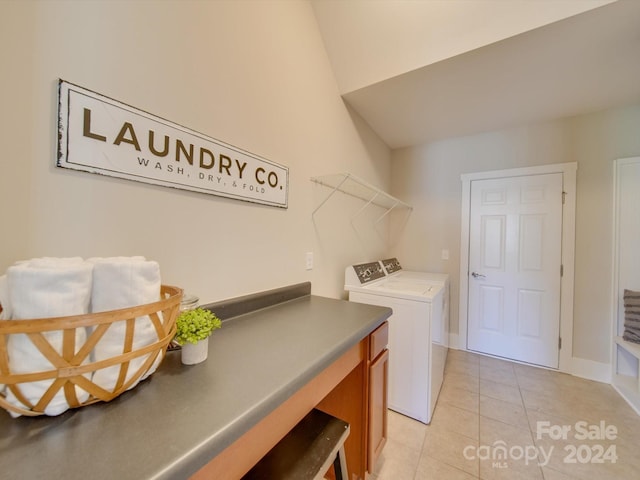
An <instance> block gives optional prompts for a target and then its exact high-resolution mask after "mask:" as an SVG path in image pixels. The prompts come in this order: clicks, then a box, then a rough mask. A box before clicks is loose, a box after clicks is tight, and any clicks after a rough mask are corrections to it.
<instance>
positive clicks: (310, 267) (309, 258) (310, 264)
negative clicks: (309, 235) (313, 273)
mask: <svg viewBox="0 0 640 480" xmlns="http://www.w3.org/2000/svg"><path fill="white" fill-rule="evenodd" d="M305 262H306V266H307V270H313V252H307V255H306V257H305Z"/></svg>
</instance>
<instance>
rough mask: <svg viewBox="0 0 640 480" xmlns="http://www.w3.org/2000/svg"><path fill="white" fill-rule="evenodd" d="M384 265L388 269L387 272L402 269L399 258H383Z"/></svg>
mask: <svg viewBox="0 0 640 480" xmlns="http://www.w3.org/2000/svg"><path fill="white" fill-rule="evenodd" d="M382 265H384V269H385V270H386V271H387V274H391V273H394V272H397V271H399V270H402V267H401V266H400V262H399V261H398V259H397V258H387V259H386V260H382Z"/></svg>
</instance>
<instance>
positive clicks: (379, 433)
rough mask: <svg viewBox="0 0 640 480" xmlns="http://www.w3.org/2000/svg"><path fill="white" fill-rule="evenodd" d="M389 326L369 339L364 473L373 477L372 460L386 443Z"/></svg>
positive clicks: (376, 457)
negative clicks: (365, 470) (371, 474)
mask: <svg viewBox="0 0 640 480" xmlns="http://www.w3.org/2000/svg"><path fill="white" fill-rule="evenodd" d="M388 341H389V324H388V323H387V322H385V323H384V324H382V325H381V326H380V327H378V329H377V330H375V331H374V332H373V333H372V334H371V335H370V337H369V342H370V348H369V369H368V374H369V392H368V393H369V398H368V403H369V406H368V412H367V413H368V419H367V424H368V435H367V471H368V472H369V473H373V468H374V467H375V464H376V460H377V459H378V456H379V455H380V453H381V452H382V448H383V447H384V445H385V443H386V441H387V390H388V379H389V350H388V349H387V344H388Z"/></svg>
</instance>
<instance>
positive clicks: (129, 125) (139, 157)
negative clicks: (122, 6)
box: [57, 80, 289, 208]
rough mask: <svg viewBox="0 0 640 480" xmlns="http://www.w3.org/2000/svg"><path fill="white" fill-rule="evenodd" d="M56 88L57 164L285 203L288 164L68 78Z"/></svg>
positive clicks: (170, 185)
mask: <svg viewBox="0 0 640 480" xmlns="http://www.w3.org/2000/svg"><path fill="white" fill-rule="evenodd" d="M58 92H59V95H58V99H59V103H58V156H57V166H58V167H62V168H70V169H73V170H81V171H84V172H90V173H98V174H103V175H108V176H112V177H118V178H126V179H128V180H134V181H138V182H144V183H151V184H154V185H163V186H166V187H173V188H180V189H184V190H191V191H194V192H201V193H208V194H212V195H219V196H222V197H227V198H233V199H238V200H244V201H249V202H255V203H260V204H265V205H271V206H275V207H281V208H287V206H288V189H289V169H288V168H287V167H284V166H282V165H279V164H277V163H275V162H271V161H269V160H266V159H264V158H261V157H259V156H257V155H255V154H253V153H249V152H247V151H245V150H242V149H240V148H237V147H234V146H233V145H229V144H227V143H224V142H221V141H220V140H216V139H214V138H211V137H209V136H206V135H203V134H202V133H199V132H196V131H194V130H191V129H189V128H186V127H183V126H181V125H178V124H176V123H173V122H170V121H168V120H165V119H163V118H161V117H158V116H156V115H152V114H150V113H147V112H145V111H143V110H139V109H137V108H134V107H131V106H130V105H127V104H124V103H122V102H119V101H117V100H113V99H111V98H108V97H105V96H104V95H100V94H98V93H95V92H93V91H91V90H87V89H85V88H82V87H79V86H77V85H74V84H72V83H69V82H66V81H64V80H60V81H59V84H58Z"/></svg>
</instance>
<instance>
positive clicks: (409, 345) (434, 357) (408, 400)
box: [344, 262, 447, 424]
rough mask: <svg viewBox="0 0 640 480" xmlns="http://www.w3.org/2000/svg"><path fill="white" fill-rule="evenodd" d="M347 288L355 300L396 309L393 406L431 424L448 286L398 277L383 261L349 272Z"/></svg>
mask: <svg viewBox="0 0 640 480" xmlns="http://www.w3.org/2000/svg"><path fill="white" fill-rule="evenodd" d="M344 288H345V290H347V291H348V292H349V300H350V301H353V302H359V303H368V304H371V305H381V306H385V307H390V308H392V309H393V314H392V315H391V317H389V392H388V393H389V397H388V406H389V408H390V409H391V410H394V411H397V412H399V413H402V414H404V415H407V416H409V417H412V418H415V419H416V420H419V421H421V422H424V423H427V424H428V423H430V422H431V415H432V414H433V410H434V408H435V405H436V401H437V398H438V394H439V392H440V387H441V386H442V378H443V376H444V362H445V360H446V354H447V346H446V343H444V342H443V341H442V340H443V334H442V323H443V313H444V312H443V306H444V299H443V298H444V297H443V294H444V285H442V284H440V283H438V282H431V283H428V282H424V281H412V280H410V279H405V280H403V279H401V278H399V277H398V278H396V277H392V276H389V275H387V273H386V271H385V270H384V268H383V266H382V262H370V263H364V264H359V265H352V266H350V267H347V269H346V271H345V287H344ZM434 328H435V331H434Z"/></svg>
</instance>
